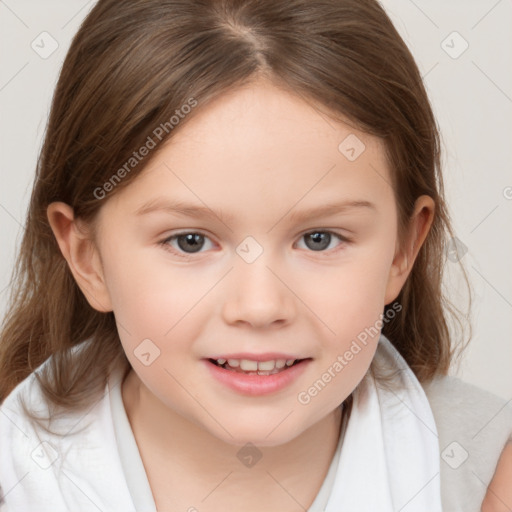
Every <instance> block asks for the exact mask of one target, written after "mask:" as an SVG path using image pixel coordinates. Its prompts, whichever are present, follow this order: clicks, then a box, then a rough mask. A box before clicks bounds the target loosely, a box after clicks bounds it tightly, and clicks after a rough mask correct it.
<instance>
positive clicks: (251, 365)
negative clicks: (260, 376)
mask: <svg viewBox="0 0 512 512" xmlns="http://www.w3.org/2000/svg"><path fill="white" fill-rule="evenodd" d="M230 364H231V363H230ZM240 368H241V369H242V370H243V371H244V372H255V371H256V370H257V369H258V361H250V360H249V359H242V360H241V361H240Z"/></svg>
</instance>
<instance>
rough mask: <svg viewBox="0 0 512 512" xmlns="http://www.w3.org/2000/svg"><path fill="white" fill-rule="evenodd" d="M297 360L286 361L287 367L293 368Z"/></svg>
mask: <svg viewBox="0 0 512 512" xmlns="http://www.w3.org/2000/svg"><path fill="white" fill-rule="evenodd" d="M295 361H296V360H295V359H288V360H287V361H286V366H291V365H292V364H293V363H294V362H295Z"/></svg>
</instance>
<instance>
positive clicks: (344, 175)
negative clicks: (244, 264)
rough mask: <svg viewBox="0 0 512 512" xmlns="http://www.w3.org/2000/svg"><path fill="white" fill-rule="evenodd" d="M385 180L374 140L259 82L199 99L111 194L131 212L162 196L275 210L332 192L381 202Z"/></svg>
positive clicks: (380, 148)
mask: <svg viewBox="0 0 512 512" xmlns="http://www.w3.org/2000/svg"><path fill="white" fill-rule="evenodd" d="M390 183H391V179H390V176H389V170H388V166H387V162H386V158H385V151H384V145H383V142H382V141H381V140H380V139H378V138H376V137H374V136H370V135H368V134H365V133H363V132H361V131H359V130H356V129H354V128H353V127H351V126H350V125H349V124H346V123H345V122H342V121H339V120H338V121H335V120H334V119H333V118H332V117H329V116H328V115H327V113H326V111H325V109H321V107H320V106H319V105H317V104H315V103H313V102H312V101H311V100H309V99H307V98H305V97H303V96H301V95H299V94H296V93H294V92H293V91H287V90H284V89H281V88H278V87H276V86H274V85H272V84H270V83H268V82H264V81H259V82H255V83H252V84H250V85H245V86H243V87H241V88H238V89H236V90H233V91H230V92H228V93H225V94H224V95H222V96H220V97H219V98H217V99H215V100H214V101H212V102H211V103H209V104H207V105H203V106H201V105H200V104H199V106H198V107H196V110H195V112H194V115H193V117H191V118H190V119H188V120H186V123H185V124H184V125H183V127H180V129H179V130H178V131H177V132H176V134H175V135H173V136H172V137H171V138H170V139H169V140H168V141H167V142H166V144H165V145H164V146H163V147H162V148H161V149H160V151H159V153H158V155H157V156H156V158H155V159H154V160H152V161H151V162H150V164H149V165H147V166H146V168H145V169H144V170H143V171H142V172H141V174H140V175H139V176H138V177H137V179H136V180H134V181H133V182H132V184H130V186H128V187H127V188H126V189H124V190H122V191H121V193H120V194H118V195H116V196H114V197H113V198H112V199H113V200H114V202H116V201H120V200H121V199H125V200H126V201H124V202H125V203H129V207H130V212H134V211H135V210H137V209H140V208H141V207H142V206H143V205H144V203H146V202H147V201H148V200H150V199H154V198H155V197H156V196H157V195H158V196H162V194H164V195H168V196H169V197H170V198H173V199H178V200H182V201H188V200H191V199H192V200H195V202H203V203H204V204H205V205H206V206H207V207H210V206H211V207H212V208H214V207H215V206H218V207H220V208H222V209H223V210H226V203H229V205H230V206H232V207H233V209H234V210H235V214H236V210H237V209H247V210H248V211H249V210H250V211H251V212H252V213H254V212H255V211H258V209H259V210H261V213H262V214H264V212H265V210H268V209H270V210H272V215H273V216H275V214H276V209H277V210H279V209H289V208H290V207H292V205H293V204H296V203H298V202H300V203H301V206H304V207H308V206H314V205H317V204H318V203H324V202H332V201H333V200H335V197H334V196H336V195H337V196H338V198H339V199H346V200H351V199H357V200H367V201H371V202H375V201H377V202H378V201H381V202H382V201H383V200H386V199H390V198H392V190H391V187H390ZM386 189H389V190H386ZM363 195H364V197H362V196H363ZM117 196H119V197H117ZM356 196H357V197H356ZM109 202H110V201H109Z"/></svg>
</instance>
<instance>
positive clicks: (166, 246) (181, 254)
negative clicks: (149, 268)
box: [159, 229, 351, 261]
mask: <svg viewBox="0 0 512 512" xmlns="http://www.w3.org/2000/svg"><path fill="white" fill-rule="evenodd" d="M313 233H327V234H329V235H333V236H334V237H336V238H338V239H339V240H340V242H342V244H350V243H351V240H350V239H349V238H347V237H345V236H343V235H340V234H339V233H336V232H334V231H329V230H320V229H316V230H312V231H308V232H307V233H303V234H302V235H301V236H300V238H303V237H305V236H307V235H311V234H313ZM184 235H201V236H203V237H205V238H207V239H209V237H208V236H207V235H205V234H204V233H201V232H200V231H183V232H181V233H176V234H174V235H171V236H169V237H167V238H165V239H164V240H162V241H161V242H159V245H161V246H162V247H163V248H164V249H165V250H166V251H169V252H170V253H171V254H173V255H176V256H178V257H180V258H183V259H184V260H186V261H190V260H192V259H193V256H194V255H195V254H201V252H203V251H199V252H197V253H184V252H180V251H178V250H176V249H174V248H172V247H171V246H170V245H169V242H170V241H172V240H174V239H176V238H178V237H180V236H184ZM339 250H341V249H339V248H336V249H331V250H329V251H325V250H323V251H313V250H309V251H308V252H312V253H315V252H317V253H325V252H332V251H333V252H337V251H339Z"/></svg>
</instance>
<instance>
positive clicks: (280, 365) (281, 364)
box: [276, 359, 286, 368]
mask: <svg viewBox="0 0 512 512" xmlns="http://www.w3.org/2000/svg"><path fill="white" fill-rule="evenodd" d="M285 364H286V360H285V359H277V360H276V368H284V365H285Z"/></svg>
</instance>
